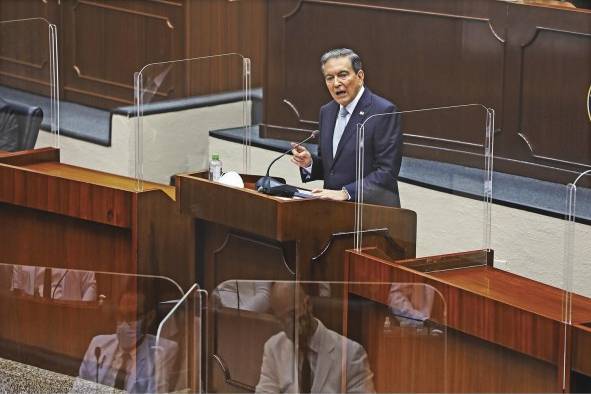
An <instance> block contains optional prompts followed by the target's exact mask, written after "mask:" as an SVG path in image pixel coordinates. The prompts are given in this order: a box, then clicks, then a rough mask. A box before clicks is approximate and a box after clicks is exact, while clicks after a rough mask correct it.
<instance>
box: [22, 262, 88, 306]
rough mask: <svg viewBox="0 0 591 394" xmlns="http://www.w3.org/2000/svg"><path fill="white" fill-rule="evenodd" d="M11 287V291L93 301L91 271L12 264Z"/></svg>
mask: <svg viewBox="0 0 591 394" xmlns="http://www.w3.org/2000/svg"><path fill="white" fill-rule="evenodd" d="M11 282H12V283H11V290H12V291H13V292H14V293H15V294H22V295H25V294H26V295H30V296H41V297H44V298H49V299H55V300H69V301H96V299H97V294H96V278H95V274H94V272H89V271H76V270H67V269H62V268H44V267H34V266H27V265H15V266H14V267H13V270H12V281H11Z"/></svg>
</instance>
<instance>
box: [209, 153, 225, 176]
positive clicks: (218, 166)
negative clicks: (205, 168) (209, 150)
mask: <svg viewBox="0 0 591 394" xmlns="http://www.w3.org/2000/svg"><path fill="white" fill-rule="evenodd" d="M221 177H222V161H221V160H220V155H218V154H217V153H214V154H213V155H211V161H210V162H209V180H210V181H218V180H219V179H220V178H221Z"/></svg>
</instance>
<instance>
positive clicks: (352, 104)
mask: <svg viewBox="0 0 591 394" xmlns="http://www.w3.org/2000/svg"><path fill="white" fill-rule="evenodd" d="M363 92H365V86H363V85H361V89H359V92H357V96H355V98H354V99H353V101H351V102H350V103H349V104H347V106H346V107H345V109H346V110H347V112H348V113H349V115H351V114H352V113H353V111H355V107H357V103H358V102H359V100H361V96H363ZM342 108H343V106H342V105H339V111H340V110H341V109H342Z"/></svg>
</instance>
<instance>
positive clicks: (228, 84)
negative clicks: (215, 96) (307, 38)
mask: <svg viewBox="0 0 591 394" xmlns="http://www.w3.org/2000/svg"><path fill="white" fill-rule="evenodd" d="M267 4H268V2H267V1H266V0H249V1H222V0H200V1H190V2H188V3H187V18H188V20H190V21H191V23H187V41H188V42H187V48H188V49H187V51H188V52H187V57H189V58H196V57H202V56H211V55H216V54H223V53H238V54H241V55H243V56H244V57H248V58H250V59H251V72H252V80H251V83H252V86H253V87H260V86H262V84H263V81H264V78H265V75H264V74H265V69H266V61H265V53H266V42H267V35H266V15H267ZM201 71H202V70H200V69H197V68H196V69H194V70H192V71H191V73H190V75H189V78H188V79H187V83H188V84H189V91H190V92H191V94H206V93H215V92H221V91H225V90H239V89H242V81H241V79H240V76H241V75H242V70H241V64H240V63H239V62H238V61H229V60H226V61H223V62H217V63H216V62H211V63H210V64H209V65H208V66H207V68H204V69H203V72H201Z"/></svg>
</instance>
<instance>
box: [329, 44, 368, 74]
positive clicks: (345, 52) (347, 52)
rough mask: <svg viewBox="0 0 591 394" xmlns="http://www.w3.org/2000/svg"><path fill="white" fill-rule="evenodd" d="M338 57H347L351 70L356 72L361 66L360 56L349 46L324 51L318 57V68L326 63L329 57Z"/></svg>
mask: <svg viewBox="0 0 591 394" xmlns="http://www.w3.org/2000/svg"><path fill="white" fill-rule="evenodd" d="M339 57H347V58H349V60H350V61H351V66H352V67H353V71H355V73H358V72H359V70H361V69H362V68H363V63H362V62H361V58H360V57H359V55H358V54H356V53H355V52H354V51H353V50H352V49H349V48H337V49H331V50H330V51H328V52H326V53H325V54H324V55H322V56H321V57H320V70H321V71H322V68H323V67H324V65H325V64H326V62H327V61H329V60H330V59H336V58H339Z"/></svg>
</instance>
